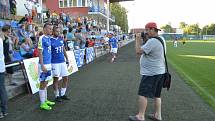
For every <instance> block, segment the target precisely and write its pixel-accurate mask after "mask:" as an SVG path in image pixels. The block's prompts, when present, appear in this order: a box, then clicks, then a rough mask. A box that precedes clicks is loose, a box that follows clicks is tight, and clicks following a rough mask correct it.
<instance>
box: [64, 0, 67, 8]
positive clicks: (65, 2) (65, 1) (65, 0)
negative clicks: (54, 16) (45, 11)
mask: <svg viewBox="0 0 215 121" xmlns="http://www.w3.org/2000/svg"><path fill="white" fill-rule="evenodd" d="M67 6H68V5H67V0H64V8H66V7H67Z"/></svg>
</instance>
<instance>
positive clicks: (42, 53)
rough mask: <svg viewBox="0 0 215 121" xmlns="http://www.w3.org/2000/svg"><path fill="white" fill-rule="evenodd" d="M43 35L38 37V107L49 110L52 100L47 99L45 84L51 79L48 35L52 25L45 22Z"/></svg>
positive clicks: (50, 32)
mask: <svg viewBox="0 0 215 121" xmlns="http://www.w3.org/2000/svg"><path fill="white" fill-rule="evenodd" d="M43 31H44V35H42V36H41V37H40V38H39V42H38V49H39V63H40V89H39V97H40V108H41V109H42V110H51V109H52V107H51V106H52V105H54V104H55V103H54V102H51V101H49V100H48V99H47V84H48V81H49V80H50V79H52V74H51V68H52V67H51V41H50V35H51V34H52V26H51V24H49V23H46V24H45V25H44V27H43Z"/></svg>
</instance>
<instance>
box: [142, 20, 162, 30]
mask: <svg viewBox="0 0 215 121" xmlns="http://www.w3.org/2000/svg"><path fill="white" fill-rule="evenodd" d="M145 28H155V29H157V30H159V31H161V30H160V29H158V27H157V24H156V23H155V22H149V23H147V24H146V25H145Z"/></svg>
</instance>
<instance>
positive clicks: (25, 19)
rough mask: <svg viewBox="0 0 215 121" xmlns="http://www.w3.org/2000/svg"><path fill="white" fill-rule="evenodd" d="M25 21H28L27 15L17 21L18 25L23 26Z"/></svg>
mask: <svg viewBox="0 0 215 121" xmlns="http://www.w3.org/2000/svg"><path fill="white" fill-rule="evenodd" d="M27 21H28V14H25V16H24V17H22V18H21V19H20V20H19V22H18V24H24V23H25V22H27Z"/></svg>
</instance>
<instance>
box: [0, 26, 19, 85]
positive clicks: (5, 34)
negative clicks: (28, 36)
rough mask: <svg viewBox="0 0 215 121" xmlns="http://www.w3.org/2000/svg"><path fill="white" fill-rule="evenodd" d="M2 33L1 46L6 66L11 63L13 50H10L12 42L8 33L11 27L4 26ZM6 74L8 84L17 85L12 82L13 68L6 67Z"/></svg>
mask: <svg viewBox="0 0 215 121" xmlns="http://www.w3.org/2000/svg"><path fill="white" fill-rule="evenodd" d="M2 32H3V36H2V39H3V46H4V57H5V58H4V60H5V63H6V64H9V63H12V54H13V49H12V44H13V42H12V41H11V38H10V36H9V35H10V33H11V27H10V25H4V26H3V27H2ZM6 72H7V75H8V79H9V84H10V85H17V84H16V83H15V82H13V73H14V72H13V67H7V68H6Z"/></svg>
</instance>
